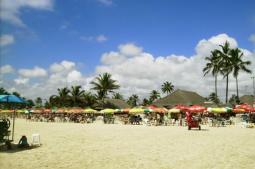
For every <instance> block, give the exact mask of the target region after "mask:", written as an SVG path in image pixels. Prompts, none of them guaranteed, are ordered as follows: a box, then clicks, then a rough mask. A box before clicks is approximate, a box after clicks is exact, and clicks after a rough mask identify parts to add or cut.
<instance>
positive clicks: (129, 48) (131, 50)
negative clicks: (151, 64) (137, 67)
mask: <svg viewBox="0 0 255 169" xmlns="http://www.w3.org/2000/svg"><path fill="white" fill-rule="evenodd" d="M119 51H120V53H121V54H123V55H126V56H138V55H139V54H141V53H142V51H143V48H141V47H138V46H136V45H135V44H133V43H127V44H123V45H120V46H119Z"/></svg>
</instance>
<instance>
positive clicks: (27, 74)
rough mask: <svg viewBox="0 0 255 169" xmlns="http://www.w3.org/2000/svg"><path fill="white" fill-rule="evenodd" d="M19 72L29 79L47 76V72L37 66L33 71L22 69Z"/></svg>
mask: <svg viewBox="0 0 255 169" xmlns="http://www.w3.org/2000/svg"><path fill="white" fill-rule="evenodd" d="M18 72H19V74H20V75H21V76H23V77H27V78H33V77H45V76H47V71H46V70H45V69H43V68H40V67H37V66H35V67H34V68H33V69H20V70H19V71H18Z"/></svg>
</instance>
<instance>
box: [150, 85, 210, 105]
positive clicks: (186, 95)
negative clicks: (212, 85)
mask: <svg viewBox="0 0 255 169" xmlns="http://www.w3.org/2000/svg"><path fill="white" fill-rule="evenodd" d="M204 102H205V98H204V97H202V96H200V95H199V94H197V93H196V92H192V91H185V90H180V89H177V90H176V91H174V92H173V93H171V94H169V95H168V96H166V97H163V98H161V99H158V100H156V101H155V102H154V103H153V104H155V105H157V106H159V107H174V106H175V105H178V104H182V105H194V104H198V105H202V104H203V103H204Z"/></svg>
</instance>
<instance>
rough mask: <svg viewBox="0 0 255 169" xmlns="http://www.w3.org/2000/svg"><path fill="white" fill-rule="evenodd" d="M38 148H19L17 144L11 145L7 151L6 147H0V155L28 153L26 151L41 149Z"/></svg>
mask: <svg viewBox="0 0 255 169" xmlns="http://www.w3.org/2000/svg"><path fill="white" fill-rule="evenodd" d="M41 146H42V145H40V146H29V147H26V148H19V147H18V144H11V149H8V148H7V146H6V145H5V144H4V145H0V153H17V152H22V151H28V150H32V149H36V148H39V147H41Z"/></svg>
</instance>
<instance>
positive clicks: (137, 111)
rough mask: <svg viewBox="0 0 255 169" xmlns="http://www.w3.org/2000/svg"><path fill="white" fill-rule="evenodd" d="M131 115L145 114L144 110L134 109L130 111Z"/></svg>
mask: <svg viewBox="0 0 255 169" xmlns="http://www.w3.org/2000/svg"><path fill="white" fill-rule="evenodd" d="M129 113H130V114H139V113H144V109H143V108H132V109H130V110H129Z"/></svg>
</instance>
